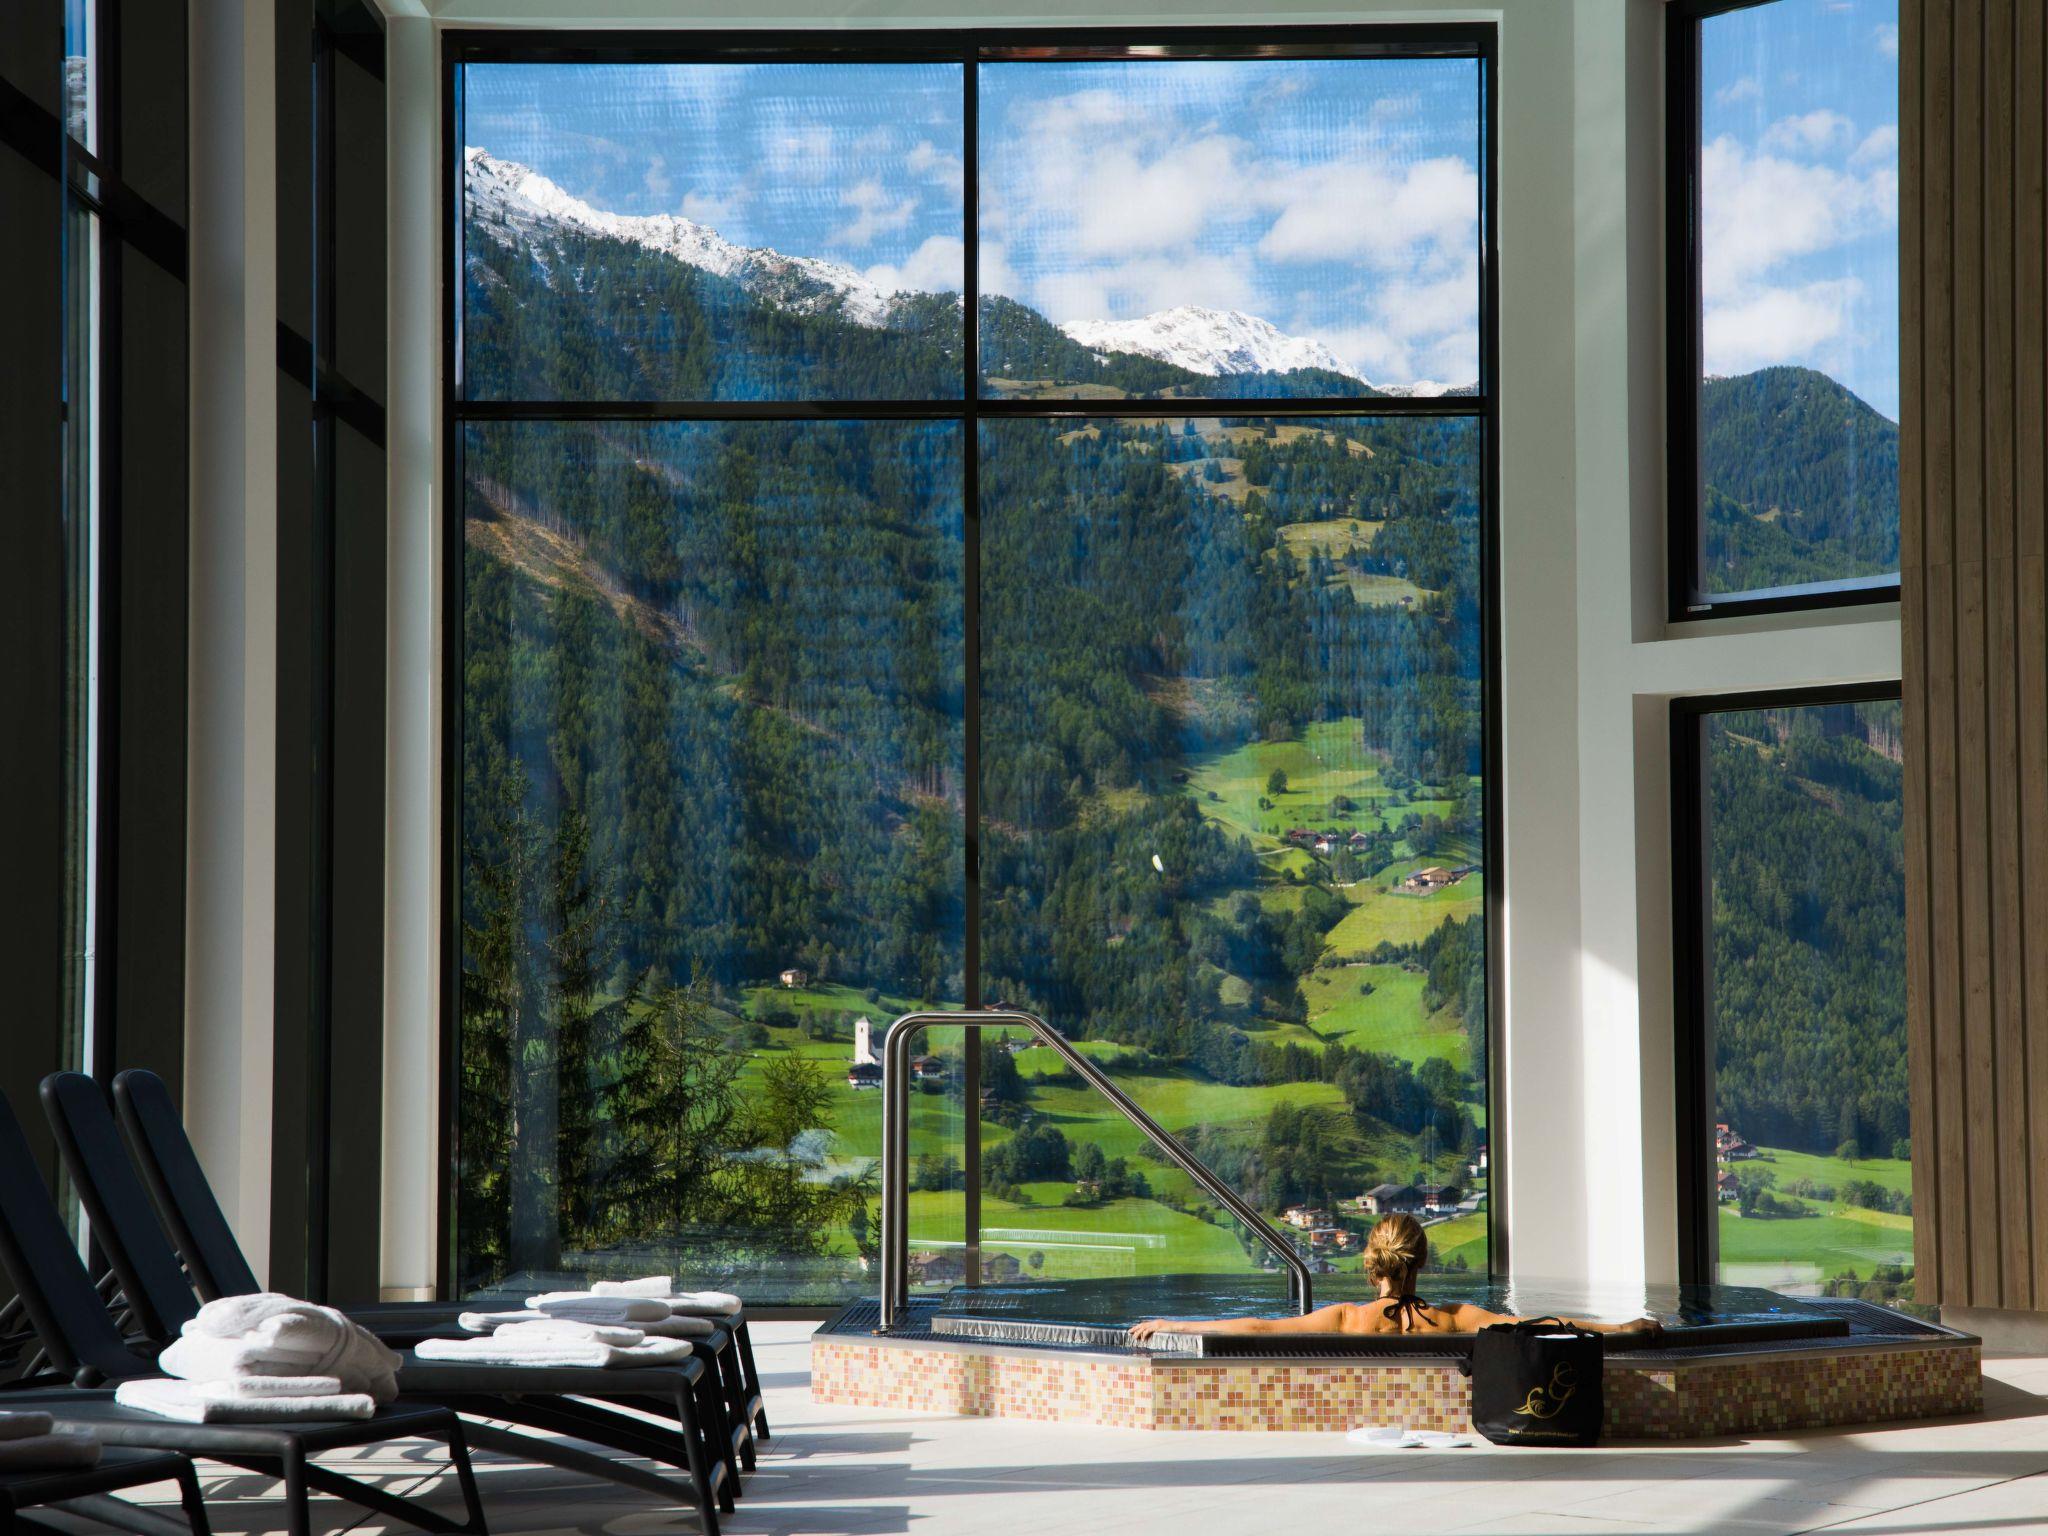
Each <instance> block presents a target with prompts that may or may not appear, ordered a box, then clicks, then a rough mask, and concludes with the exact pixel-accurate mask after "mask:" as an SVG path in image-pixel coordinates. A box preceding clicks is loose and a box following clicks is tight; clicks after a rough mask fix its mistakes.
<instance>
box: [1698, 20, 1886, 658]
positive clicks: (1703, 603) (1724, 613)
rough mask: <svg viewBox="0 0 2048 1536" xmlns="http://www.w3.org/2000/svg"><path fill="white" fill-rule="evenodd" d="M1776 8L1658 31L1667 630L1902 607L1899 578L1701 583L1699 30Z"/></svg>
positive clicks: (1703, 489)
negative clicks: (1720, 592)
mask: <svg viewBox="0 0 2048 1536" xmlns="http://www.w3.org/2000/svg"><path fill="white" fill-rule="evenodd" d="M1776 3H1777V0H1670V4H1669V6H1668V7H1667V10H1666V17H1665V24H1664V25H1665V33H1664V111H1665V126H1664V151H1665V166H1664V259H1665V275H1664V310H1665V345H1664V356H1665V365H1666V368H1667V370H1668V373H1667V378H1666V386H1665V388H1666V394H1665V460H1666V468H1667V471H1668V479H1667V483H1666V496H1665V507H1666V535H1665V546H1664V554H1665V562H1664V563H1665V568H1666V572H1667V588H1666V603H1667V615H1668V617H1669V619H1670V622H1671V623H1673V624H1687V623H1697V622H1698V621H1700V620H1703V619H1726V618H1741V617H1760V616H1768V615H1773V614H1785V613H1812V612H1822V611H1826V610H1828V609H1834V608H1854V607H1864V606H1868V605H1869V604H1872V603H1896V602H1897V601H1898V600H1899V575H1898V573H1897V572H1896V571H1894V572H1892V573H1891V574H1889V575H1884V576H1857V577H1844V578H1842V579H1840V580H1838V581H1831V582H1825V583H1818V582H1817V583H1810V584H1801V585H1794V586H1786V587H1764V588H1758V589H1756V590H1755V591H1752V592H1737V593H1729V594H1727V595H1726V596H1716V595H1714V594H1712V593H1709V592H1707V591H1706V590H1705V588H1704V586H1703V585H1702V583H1701V581H1700V545H1701V542H1702V541H1701V537H1700V534H1701V522H1700V518H1701V510H1702V507H1703V505H1704V503H1705V499H1706V482H1705V479H1704V475H1703V470H1702V467H1701V463H1700V458H1701V453H1700V386H1701V383H1702V380H1703V378H1704V375H1705V357H1706V340H1705V335H1704V327H1705V319H1706V307H1705V299H1704V293H1703V280H1702V270H1703V269H1702V263H1703V259H1704V256H1703V252H1702V250H1701V245H1700V226H1701V186H1700V183H1701V174H1700V156H1701V152H1702V150H1703V149H1704V142H1703V126H1702V124H1703V117H1702V110H1703V109H1702V102H1701V91H1702V84H1701V68H1702V59H1703V47H1702V26H1703V23H1705V22H1707V21H1710V20H1712V19H1713V18H1714V17H1716V16H1726V15H1729V14H1730V13H1732V12H1735V11H1749V10H1757V9H1760V8H1762V7H1764V6H1767V5H1773V4H1776Z"/></svg>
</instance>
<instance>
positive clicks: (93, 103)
mask: <svg viewBox="0 0 2048 1536" xmlns="http://www.w3.org/2000/svg"><path fill="white" fill-rule="evenodd" d="M98 10H99V7H98V5H97V4H95V0H64V131H65V132H66V133H67V134H69V135H70V136H71V137H72V138H73V139H75V140H77V141H78V143H80V144H81V145H83V146H84V147H85V148H86V149H87V150H89V151H91V152H94V153H97V152H98V150H99V147H100V146H99V78H98V77H99V44H98V32H99V28H98V25H97V14H98Z"/></svg>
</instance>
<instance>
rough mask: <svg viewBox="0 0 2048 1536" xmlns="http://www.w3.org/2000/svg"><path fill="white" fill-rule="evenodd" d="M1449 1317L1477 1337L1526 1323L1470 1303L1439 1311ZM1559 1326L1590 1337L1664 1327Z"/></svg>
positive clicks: (1570, 1320)
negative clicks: (1499, 1325) (1495, 1327)
mask: <svg viewBox="0 0 2048 1536" xmlns="http://www.w3.org/2000/svg"><path fill="white" fill-rule="evenodd" d="M1438 1310H1439V1311H1441V1312H1444V1313H1445V1314H1447V1315H1448V1316H1449V1318H1450V1320H1451V1327H1452V1328H1453V1329H1455V1330H1456V1331H1457V1332H1459V1333H1477V1332H1478V1331H1479V1330H1480V1329H1482V1328H1491V1327H1492V1326H1493V1325H1494V1324H1495V1323H1526V1322H1529V1321H1531V1319H1529V1318H1526V1317H1508V1316H1505V1315H1504V1314H1502V1313H1499V1312H1489V1311H1487V1310H1486V1308H1484V1307H1475V1306H1473V1305H1472V1304H1471V1303H1470V1302H1460V1303H1458V1304H1457V1305H1456V1306H1451V1307H1441V1308H1439V1309H1438ZM1558 1321H1559V1322H1561V1323H1565V1324H1568V1325H1570V1326H1571V1327H1573V1328H1583V1329H1585V1330H1586V1331H1587V1332H1588V1333H1660V1332H1662V1331H1663V1327H1664V1325H1663V1324H1662V1323H1660V1322H1658V1321H1657V1319H1655V1318H1654V1317H1639V1318H1636V1319H1635V1320H1634V1321H1633V1322H1627V1323H1595V1322H1591V1321H1588V1320H1587V1319H1584V1318H1577V1317H1560V1318H1559V1319H1558Z"/></svg>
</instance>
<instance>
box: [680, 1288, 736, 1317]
mask: <svg viewBox="0 0 2048 1536" xmlns="http://www.w3.org/2000/svg"><path fill="white" fill-rule="evenodd" d="M667 1301H668V1309H669V1311H670V1312H674V1313H681V1314H683V1315H685V1316H688V1315H690V1314H693V1313H694V1314H696V1315H698V1316H703V1315H706V1314H713V1315H716V1314H720V1313H724V1314H730V1313H734V1312H737V1311H739V1309H740V1299H739V1297H737V1296H735V1295H733V1293H732V1292H731V1291H678V1292H676V1293H674V1294H673V1295H671V1296H669V1297H668V1298H667Z"/></svg>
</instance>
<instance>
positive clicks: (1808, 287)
mask: <svg viewBox="0 0 2048 1536" xmlns="http://www.w3.org/2000/svg"><path fill="white" fill-rule="evenodd" d="M1898 21H1899V7H1898V0H1778V3H1776V4H1774V5H1767V6H1762V7H1759V8H1757V9H1755V10H1747V11H1736V12H1732V13H1730V14H1728V15H1726V16H1719V17H1715V18H1712V19H1710V20H1709V21H1708V22H1707V23H1706V31H1705V47H1704V50H1703V56H1702V88H1703V96H1702V135H1701V137H1702V141H1703V145H1704V149H1703V154H1702V181H1703V185H1702V197H1701V203H1702V207H1701V214H1702V230H1701V244H1702V250H1703V253H1704V265H1705V272H1704V277H1705V287H1706V323H1705V330H1706V349H1707V356H1706V367H1707V371H1708V372H1709V373H1718V374H1733V373H1747V372H1749V371H1751V370H1752V369H1756V368H1761V367H1764V366H1766V365H1768V364H1772V363H1798V364H1801V365H1803V366H1806V367H1809V368H1817V369H1819V370H1820V371H1821V372H1823V373H1826V374H1828V375H1830V376H1831V377H1833V378H1836V379H1839V380H1840V381H1841V382H1842V383H1844V384H1846V385H1848V386H1849V388H1851V389H1852V390H1854V391H1855V392H1856V393H1857V394H1859V395H1861V396H1862V397H1863V398H1864V399H1865V400H1867V401H1868V402H1869V403H1870V404H1871V405H1873V406H1875V407H1876V408H1877V409H1878V410H1880V411H1882V412H1883V413H1884V414H1885V415H1887V416H1889V417H1891V418H1892V419H1893V420H1895V421H1896V420H1897V419H1898V414H1899V251H1898V239H1899V230H1898V175H1899V173H1898V117H1899V111H1898V50H1899V27H1898Z"/></svg>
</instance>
